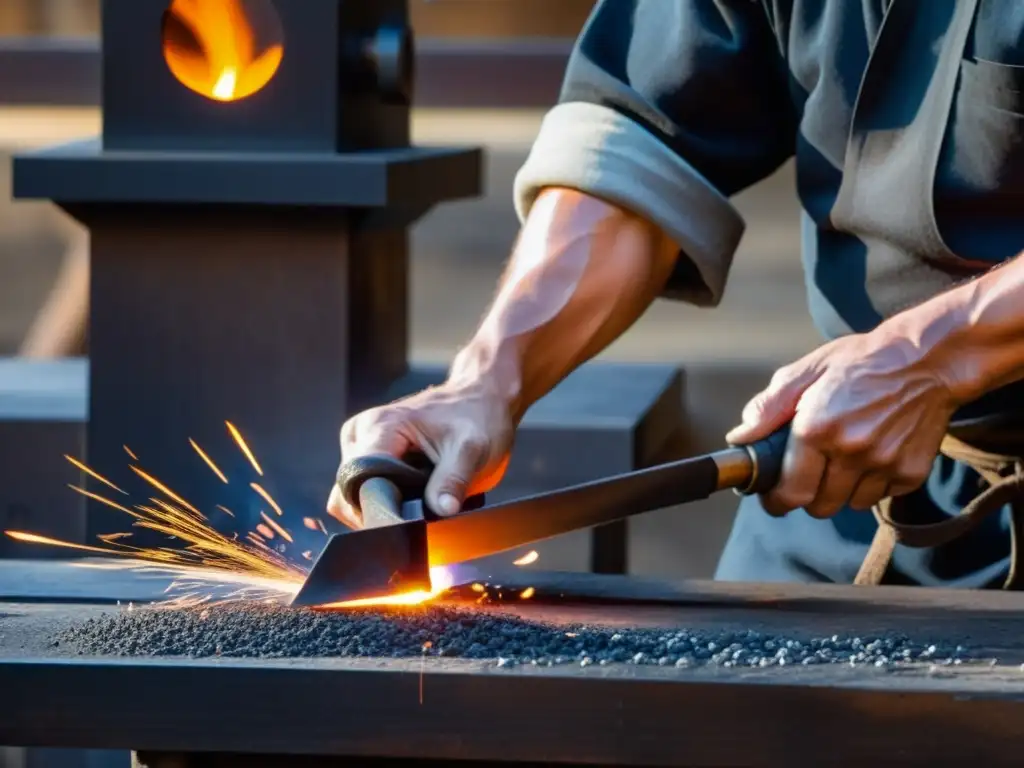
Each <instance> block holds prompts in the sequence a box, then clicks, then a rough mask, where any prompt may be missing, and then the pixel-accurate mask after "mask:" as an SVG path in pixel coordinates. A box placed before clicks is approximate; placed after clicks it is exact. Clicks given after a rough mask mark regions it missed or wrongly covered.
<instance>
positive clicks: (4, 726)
mask: <svg viewBox="0 0 1024 768" xmlns="http://www.w3.org/2000/svg"><path fill="white" fill-rule="evenodd" d="M33 567H34V568H40V567H42V566H38V565H36V566H33ZM47 567H48V568H55V567H57V566H55V565H50V566H47ZM90 578H96V577H95V576H94V575H90ZM515 578H519V579H520V580H521V581H523V582H524V583H525V582H526V581H529V583H531V584H532V585H534V586H536V587H537V597H536V598H535V600H533V601H530V602H517V603H514V604H503V605H496V606H492V607H489V608H487V610H488V611H493V612H498V613H514V614H515V615H517V616H521V617H524V618H527V619H535V620H537V621H543V622H552V623H556V624H565V625H566V626H570V625H575V624H587V625H591V626H595V625H600V626H621V627H666V628H678V629H687V630H691V631H699V630H702V629H710V630H716V631H718V630H733V629H735V630H755V631H760V632H766V633H778V634H784V635H785V636H787V637H794V638H810V637H820V636H827V635H831V634H833V633H839V634H842V633H851V634H857V635H860V636H864V637H869V636H873V635H884V634H888V633H894V632H895V633H903V634H906V635H908V636H909V637H910V638H911V639H920V640H921V641H922V642H937V643H943V644H947V645H948V644H962V645H963V646H964V647H965V648H966V649H967V651H968V652H969V653H970V655H971V656H972V657H974V658H975V659H977V661H971V662H968V663H964V664H962V665H960V666H936V665H931V664H928V663H922V664H915V665H910V666H907V667H902V668H898V669H874V668H863V667H858V668H850V667H848V666H845V665H814V666H807V667H803V666H795V667H794V666H789V667H782V668H767V669H740V668H730V669H727V668H721V667H698V668H690V669H676V668H673V667H668V668H666V667H659V666H640V665H633V664H609V665H607V666H597V665H593V666H588V667H580V666H579V665H577V664H569V665H561V666H554V667H543V666H541V667H537V666H531V665H528V664H527V665H520V666H516V667H512V668H500V667H498V665H497V664H496V663H495V661H494V660H489V661H471V660H460V659H443V658H411V659H340V658H331V659H307V658H304V659H288V658H275V659H227V658H207V659H188V658H166V657H161V658H113V657H97V656H88V657H86V656H79V655H77V654H76V653H75V652H74V650H73V649H68V648H66V647H64V646H58V647H54V646H53V644H52V638H53V637H54V636H55V635H56V634H57V633H59V632H60V631H61V629H63V628H65V627H68V626H70V625H72V624H74V623H76V622H80V621H82V620H84V619H86V618H89V617H91V616H97V615H100V614H102V613H109V612H112V611H123V610H128V609H127V607H126V606H120V607H119V606H116V605H109V604H108V605H105V606H103V605H87V604H62V603H55V602H51V603H40V602H38V601H37V599H28V600H27V601H26V600H22V601H13V602H5V603H0V690H3V691H4V692H5V695H4V696H3V697H0V744H8V745H18V746H37V745H38V746H67V747H89V748H131V749H145V750H159V751H189V752H246V753H249V752H259V753H271V754H274V753H276V754H323V755H349V756H354V755H363V756H369V755H381V756H390V757H410V756H422V757H434V758H437V759H448V760H452V759H459V758H473V759H496V758H498V757H500V758H502V759H510V760H519V761H528V760H529V761H539V762H544V763H549V764H552V763H558V762H584V763H591V764H617V765H726V764H728V765H778V764H782V763H786V762H787V761H788V760H792V757H793V755H794V754H799V755H801V756H802V757H804V758H806V763H805V764H811V765H825V764H846V763H844V762H842V761H849V763H850V764H863V763H864V762H865V761H880V760H884V761H885V764H887V765H888V764H906V765H917V764H922V765H923V764H934V763H935V762H950V761H957V760H968V759H970V760H973V761H976V762H980V764H982V765H986V766H988V765H1003V764H1007V765H1011V764H1019V755H1020V754H1021V753H1022V750H1024V728H1022V727H1021V726H1020V723H1021V722H1024V719H1022V718H1024V671H1022V667H1021V664H1022V663H1024V596H1020V595H1016V594H1009V593H996V592H962V591H952V590H943V591H939V590H921V589H910V588H860V589H855V588H852V587H807V586H798V585H734V584H712V583H683V584H676V585H673V584H665V583H659V582H655V581H649V580H640V579H632V578H625V577H607V576H594V575H584V574H550V573H537V572H519V573H518V575H516V574H513V575H510V576H509V578H508V579H506V583H509V582H510V581H512V580H513V579H515ZM2 582H3V579H0V593H3V594H5V595H6V596H5V597H4V599H5V600H13V599H14V596H12V595H11V594H10V592H11V591H16V590H11V589H7V590H6V591H5V590H4V589H3V584H2ZM28 591H31V590H28ZM134 610H138V608H135V609H134ZM7 692H14V693H13V695H10V694H9V693H7ZM796 745H799V746H798V748H797V746H796ZM794 750H796V751H795V752H794ZM840 757H841V758H842V761H841V760H839V758H840ZM790 764H791V763H790Z"/></svg>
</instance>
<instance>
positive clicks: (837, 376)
mask: <svg viewBox="0 0 1024 768" xmlns="http://www.w3.org/2000/svg"><path fill="white" fill-rule="evenodd" d="M791 157H795V160H796V167H797V193H798V195H799V198H800V201H801V203H802V208H803V214H802V222H801V226H802V239H803V245H802V247H803V262H804V265H805V270H806V283H807V289H808V294H809V304H810V309H811V313H812V314H813V318H814V321H815V323H816V324H817V326H818V328H819V329H820V331H821V333H822V334H823V336H824V337H825V339H827V340H828V341H827V343H825V344H824V345H823V346H821V347H820V348H818V349H817V350H816V351H814V352H812V353H810V354H809V355H807V356H806V357H804V358H802V359H800V360H797V361H796V362H794V363H792V364H791V365H788V366H786V367H785V368H783V369H781V370H780V371H778V373H777V374H776V375H775V377H774V378H773V379H772V381H771V383H770V385H769V386H768V387H767V389H765V390H764V391H763V392H761V393H760V394H759V395H758V396H757V397H755V398H754V399H753V400H752V401H751V402H750V404H749V405H748V406H747V408H746V410H745V411H744V412H743V417H742V424H741V425H740V426H738V427H737V428H736V429H735V430H733V431H732V432H731V433H730V434H729V435H728V436H727V439H728V440H729V441H730V442H735V443H745V442H749V441H753V440H755V439H758V438H761V437H764V436H766V435H768V434H769V433H771V432H772V431H773V430H774V429H776V428H777V427H779V426H780V425H783V424H785V423H786V422H787V421H790V420H792V438H791V441H790V445H789V448H788V453H787V457H786V462H785V467H784V473H783V479H782V481H781V483H780V485H779V486H778V488H777V489H776V490H775V491H774V492H772V493H771V494H769V495H766V496H765V497H763V498H757V497H750V498H747V499H745V500H744V501H743V502H742V504H741V508H740V512H739V516H738V518H737V521H736V524H735V528H734V530H733V532H732V535H731V537H730V539H729V542H728V544H727V546H726V549H725V552H724V554H723V556H722V559H721V562H720V564H719V568H718V573H717V576H718V578H720V579H742V580H754V581H781V580H786V581H794V580H800V581H827V582H839V583H844V582H845V583H849V582H851V581H853V580H854V577H855V575H856V574H857V572H858V569H859V568H860V567H861V563H862V561H863V560H864V558H865V554H866V552H867V551H868V545H869V543H870V541H871V539H872V536H873V535H874V534H875V532H876V530H877V529H878V527H879V524H878V523H877V522H876V518H875V516H873V515H872V514H871V513H870V512H866V510H870V509H871V508H872V507H873V506H875V505H876V504H879V502H883V500H889V499H893V498H895V499H897V500H899V503H900V508H901V509H902V510H903V512H902V513H901V514H903V515H904V517H906V518H907V519H912V520H913V521H914V522H916V523H932V522H940V521H944V520H949V519H951V516H954V515H957V514H958V513H959V512H960V511H961V509H962V507H963V506H964V505H965V504H967V503H968V502H970V501H971V499H972V498H973V497H974V496H975V495H977V494H978V493H979V490H980V489H981V488H982V487H983V486H984V484H983V483H982V482H981V481H980V477H979V475H978V474H976V473H975V471H974V469H971V468H969V467H968V466H967V465H965V464H963V463H961V462H960V461H954V460H952V459H950V458H947V457H945V456H942V455H940V454H939V451H940V447H942V449H943V451H944V452H947V453H948V451H946V448H945V444H944V443H943V439H944V436H945V435H946V434H947V432H949V431H950V429H951V426H950V424H951V420H952V422H953V426H954V427H955V426H956V425H957V424H960V425H966V426H967V427H971V428H972V429H973V433H974V434H978V433H979V430H980V433H981V434H984V433H985V431H986V430H988V431H989V432H992V433H993V434H995V433H998V435H1001V437H999V438H998V439H999V440H1001V441H1002V442H1001V443H1000V444H1001V445H1005V444H1006V439H1004V438H1007V437H1009V438H1012V437H1013V432H1012V426H1013V424H1014V422H1015V419H1014V414H1015V413H1018V414H1024V399H1022V394H1021V393H1024V388H1021V387H1016V388H1015V385H1016V384H1017V382H1018V381H1020V380H1022V379H1024V259H1016V258H1015V256H1017V254H1018V253H1020V252H1021V250H1022V249H1024V3H1022V2H1020V0H599V2H597V4H596V7H595V8H594V10H593V12H592V15H591V17H590V19H589V21H588V22H587V24H586V27H585V28H584V30H583V31H582V33H581V35H580V37H579V40H578V41H577V44H576V47H575V51H574V53H573V55H572V59H571V61H570V63H569V67H568V72H567V74H566V78H565V82H564V87H563V90H562V93H561V98H560V101H559V104H558V105H557V106H556V107H554V108H553V109H552V110H551V111H550V113H549V114H548V115H547V116H546V118H545V120H544V122H543V127H542V129H541V131H540V134H539V136H538V138H537V140H536V143H535V145H534V146H533V149H532V152H531V154H530V156H529V159H528V160H527V161H526V163H525V165H524V166H523V168H522V169H521V171H520V172H519V175H518V177H517V180H516V185H515V203H516V207H517V210H518V212H519V214H520V217H521V219H522V223H523V227H522V231H521V234H520V237H519V239H518V242H517V243H516V246H515V248H514V251H513V254H512V257H511V260H510V263H509V266H508V268H507V272H506V273H505V275H504V277H503V279H502V281H501V285H500V287H499V290H498V293H497V296H496V298H495V300H494V303H493V306H492V307H491V309H490V311H489V313H488V314H487V315H486V317H485V319H484V320H483V321H482V323H481V325H480V327H479V330H478V331H477V332H476V334H475V336H474V337H473V338H472V340H471V341H470V342H469V343H468V344H467V345H466V346H465V348H463V349H462V350H461V351H460V352H459V354H458V355H457V357H456V358H455V360H454V363H453V365H452V368H451V371H450V376H449V378H448V380H447V381H446V383H444V384H443V385H442V386H440V387H437V388H435V389H431V390H429V391H425V392H421V393H418V394H415V395H413V396H411V397H409V398H407V399H404V400H402V401H400V402H397V403H394V404H391V405H388V406H385V407H382V408H378V409H375V410H371V411H368V412H365V413H362V414H360V415H358V416H356V417H355V418H353V419H352V420H350V421H349V422H348V423H347V424H345V425H344V427H343V429H342V436H341V440H342V455H343V457H344V458H350V457H352V456H355V455H358V454H363V453H367V452H376V451H384V452H391V453H394V454H396V455H401V454H402V453H404V452H406V451H409V450H421V451H423V452H424V453H426V454H427V456H428V457H429V458H431V459H432V460H433V461H434V462H435V463H436V464H437V469H436V471H435V473H434V475H433V477H432V479H431V482H430V487H429V489H428V495H427V499H428V502H429V503H430V504H431V505H432V506H433V507H434V508H435V509H437V510H438V511H443V512H444V513H447V514H456V513H458V511H459V509H460V503H461V502H462V500H463V499H464V498H465V496H466V494H467V492H469V491H470V490H474V491H475V490H481V489H486V488H488V487H491V486H493V485H494V484H495V483H496V482H497V481H498V480H499V479H500V477H501V473H502V472H503V470H504V466H505V463H506V460H507V454H508V451H509V446H510V444H511V442H512V438H513V434H514V431H515V429H516V425H517V424H518V422H519V420H520V419H521V418H522V416H523V414H524V412H525V411H526V409H527V408H528V407H529V406H530V404H531V403H533V402H534V401H536V400H537V399H538V398H540V397H542V396H543V395H545V394H546V393H547V392H548V391H549V390H551V389H552V388H553V387H554V386H555V385H556V384H557V383H558V382H559V381H560V380H561V379H562V378H563V377H565V376H566V375H567V374H568V373H569V372H570V371H572V370H573V369H574V368H576V367H577V366H579V365H580V364H582V363H584V362H585V361H587V360H589V359H590V358H592V357H593V356H594V355H596V354H597V353H598V352H600V351H601V350H602V349H604V348H605V347H606V346H607V345H608V344H610V343H611V342H612V341H614V340H615V339H616V338H618V337H619V336H620V335H621V334H622V333H624V332H625V331H626V330H627V329H628V328H629V327H630V325H631V324H632V323H633V322H634V321H635V320H637V318H639V317H640V315H641V314H643V312H644V311H645V310H646V309H647V308H648V307H649V306H650V304H651V303H652V301H653V300H654V299H655V298H656V297H658V296H659V295H660V296H668V297H674V298H677V299H680V300H683V301H688V302H692V303H693V304H696V305H699V306H705V307H713V306H715V305H716V304H717V303H718V302H719V301H720V299H721V297H722V291H723V290H724V287H725V284H726V279H727V277H728V274H729V266H730V262H731V260H732V257H733V253H734V251H735V249H736V247H737V243H738V242H739V240H740V237H741V235H742V233H743V229H744V223H743V221H742V220H741V218H740V216H739V215H738V213H737V211H736V210H735V209H734V207H733V206H732V205H731V204H730V202H729V198H730V196H732V195H734V194H736V193H737V192H739V191H741V190H743V189H745V188H746V187H748V186H750V185H752V184H755V183H757V182H758V181H760V180H762V179H764V178H765V177H766V176H768V175H769V174H771V173H772V172H773V171H774V170H775V169H777V168H778V167H779V166H780V165H781V164H782V163H784V162H786V161H787V160H788V159H790V158H791ZM680 330H681V332H684V333H685V332H687V329H680ZM694 330H695V331H697V332H699V328H696V329H694ZM1017 421H1019V422H1020V423H1021V424H1024V418H1022V419H1019V420H1017ZM1020 434H1021V438H1020V439H1019V440H1017V442H1016V443H1015V445H1017V446H1018V447H1019V451H1016V453H1015V454H1012V455H1017V454H1019V453H1024V430H1020ZM1010 442H1011V443H1012V442H1013V441H1012V439H1011V441H1010ZM947 443H948V441H947ZM986 450H988V449H986ZM971 466H977V464H976V463H975V464H972V465H971ZM982 471H983V472H984V471H985V470H982ZM989 479H990V481H991V482H994V481H992V478H989ZM995 480H996V481H997V480H998V477H996V478H995ZM893 503H894V502H890V501H885V502H883V504H882V506H880V507H879V509H884V508H886V507H885V505H887V504H888V505H892V504H893ZM329 508H330V510H331V512H332V514H334V515H335V516H336V517H339V518H340V519H345V520H348V521H349V523H350V524H353V525H358V521H357V520H354V519H353V516H354V513H353V511H352V510H348V509H343V507H342V505H341V503H340V500H339V499H338V498H337V497H336V496H335V497H332V499H331V500H330V502H329ZM1000 510H1001V514H1000V513H998V512H999V511H1000ZM876 511H877V510H876ZM1008 511H1009V506H1006V507H1003V506H1002V502H1000V507H999V508H998V509H997V514H993V515H990V516H987V517H985V519H984V520H983V521H982V523H981V524H980V525H979V526H977V527H976V528H975V529H974V530H972V531H970V532H969V533H967V534H966V535H963V536H959V537H957V538H955V539H953V540H952V541H949V542H947V543H945V544H942V545H941V546H932V545H929V546H925V547H924V548H920V547H916V548H912V547H910V546H904V545H902V544H901V545H899V546H897V547H896V550H895V555H894V557H893V558H892V560H891V563H888V567H887V568H886V570H885V574H884V578H883V581H885V582H888V583H910V584H920V585H928V586H932V585H946V586H949V585H956V586H964V587H998V586H1002V585H1004V581H1005V580H1006V579H1007V574H1008V570H1009V562H1010V527H1011V522H1010V519H1011V515H1010V514H1009V513H1008ZM766 512H767V513H768V514H766ZM791 512H792V514H789V513H791ZM883 520H884V518H883Z"/></svg>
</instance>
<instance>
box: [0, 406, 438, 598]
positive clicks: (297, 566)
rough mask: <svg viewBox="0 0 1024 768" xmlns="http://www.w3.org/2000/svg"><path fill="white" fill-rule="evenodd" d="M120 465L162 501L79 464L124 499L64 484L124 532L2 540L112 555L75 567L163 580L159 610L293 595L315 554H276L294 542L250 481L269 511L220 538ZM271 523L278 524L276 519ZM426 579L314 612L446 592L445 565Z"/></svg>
mask: <svg viewBox="0 0 1024 768" xmlns="http://www.w3.org/2000/svg"><path fill="white" fill-rule="evenodd" d="M228 425H229V429H230V430H231V431H232V434H233V435H235V436H236V441H237V442H238V444H239V446H240V447H241V449H242V451H243V453H245V454H246V456H247V457H249V460H250V462H251V463H252V464H253V466H254V467H255V468H256V469H257V471H258V472H259V473H260V475H262V474H263V472H262V469H260V467H259V464H258V463H256V460H255V457H253V456H252V452H251V451H249V449H248V447H247V446H246V444H245V442H244V440H242V438H241V435H240V434H238V431H237V430H236V429H234V427H233V426H232V425H231V424H230V423H229V422H228ZM190 443H191V444H192V448H193V449H194V450H196V452H197V453H199V455H200V456H203V455H204V454H203V453H202V451H201V450H199V446H198V445H197V444H196V443H195V441H192V440H190ZM125 453H126V454H127V455H128V456H130V457H131V458H132V459H133V460H136V457H135V454H134V453H132V452H131V451H130V450H128V448H127V446H125ZM207 458H209V457H207ZM68 459H69V461H72V463H76V460H72V459H71V458H70V457H68ZM78 464H81V462H77V463H76V466H77V465H78ZM128 466H129V469H131V470H132V472H134V473H135V474H136V475H137V476H138V477H140V478H142V479H143V480H144V481H145V482H146V483H147V484H148V485H149V486H151V487H153V488H154V489H156V490H157V491H158V492H159V493H158V494H157V495H158V496H160V497H162V498H158V497H156V496H154V497H150V498H148V499H142V500H139V501H133V500H131V496H130V494H128V493H127V492H125V491H122V490H121V489H120V488H118V487H117V486H116V485H115V484H113V483H111V482H110V481H107V480H106V479H105V478H103V476H102V475H100V474H99V473H97V472H95V471H94V470H92V469H91V468H89V467H87V466H86V465H85V464H81V469H82V471H83V472H85V473H86V474H88V475H89V476H91V477H95V478H96V479H97V480H99V481H100V482H104V483H105V484H106V485H109V486H110V487H111V488H112V489H113V490H115V491H118V492H120V493H124V494H125V496H127V497H128V498H127V499H125V500H123V503H119V502H118V501H114V500H113V499H111V498H108V497H106V496H104V495H101V494H99V493H95V492H93V491H89V490H86V489H85V488H81V487H78V486H76V485H69V487H70V488H71V489H72V490H74V491H75V492H76V493H79V494H81V495H83V496H85V497H87V498H89V499H92V500H94V501H96V502H97V503H100V504H103V505H105V506H107V507H110V508H111V509H114V510H117V511H119V512H121V513H123V514H124V515H125V516H126V517H127V521H126V523H127V524H126V530H124V531H120V532H113V533H105V534H102V535H100V536H98V537H97V540H98V541H97V543H96V544H85V543H81V544H80V543H77V542H72V541H63V540H60V539H55V538H51V537H48V536H42V535H39V534H36V533H31V532H27V531H4V533H5V534H6V536H7V537H8V538H10V539H13V540H15V541H19V542H22V543H26V544H37V545H44V546H51V547H61V548H66V549H73V550H77V551H80V552H87V553H90V554H92V553H95V554H102V555H111V556H114V558H108V559H107V561H106V562H101V563H90V564H88V565H86V564H82V567H94V568H117V569H126V570H131V571H132V572H135V573H140V574H157V575H160V576H165V577H166V576H169V577H170V578H171V581H170V583H169V585H168V586H167V589H166V595H165V596H164V599H162V600H159V601H157V602H156V603H155V604H154V605H156V606H158V607H162V608H163V607H166V608H174V607H180V606H184V605H214V604H216V603H220V602H230V601H237V600H258V601H266V602H275V603H281V602H282V601H283V602H285V603H287V602H290V599H291V597H293V596H294V595H295V594H296V593H297V592H298V590H299V588H300V587H301V585H302V583H303V581H304V580H305V578H306V575H307V574H308V573H309V568H310V565H309V561H312V560H314V559H315V555H314V551H315V550H306V551H304V552H302V553H301V558H300V557H298V555H296V557H295V558H294V560H293V559H291V558H290V557H287V556H285V555H284V554H283V551H284V550H283V549H282V550H281V551H278V550H276V549H275V548H274V547H273V546H271V545H270V544H269V542H270V541H271V540H273V539H276V538H280V539H283V540H284V541H287V542H289V543H294V539H293V538H292V536H291V534H290V533H289V531H288V530H287V527H286V525H284V524H282V523H285V522H286V521H287V517H286V516H285V514H284V512H283V510H281V508H280V506H278V505H277V504H276V503H275V502H274V501H273V499H272V498H271V497H270V495H269V494H268V493H266V492H265V491H263V489H262V487H261V486H259V485H257V484H256V483H253V484H252V487H253V489H254V490H255V491H256V492H257V493H259V494H260V495H261V496H262V497H263V498H264V500H266V501H267V502H268V503H269V504H270V505H271V506H272V508H273V510H274V514H268V513H267V512H262V511H261V512H260V520H259V521H258V522H257V524H256V526H255V527H254V529H253V530H249V531H246V532H243V531H238V532H232V533H230V534H223V533H221V532H220V531H218V530H216V529H215V528H214V527H213V525H212V524H211V522H210V521H209V519H208V518H207V516H206V515H204V514H203V512H202V511H200V509H199V508H198V507H197V506H195V505H193V504H192V503H190V502H189V501H188V500H187V499H186V498H185V497H183V496H182V495H180V494H178V493H176V492H175V491H174V490H172V488H171V487H170V486H169V485H168V484H166V483H164V482H162V481H161V480H158V479H157V478H156V477H155V476H154V475H153V474H151V473H150V472H147V471H145V470H143V469H141V468H139V467H138V466H136V465H134V464H129V465H128ZM214 466H215V465H214ZM215 508H216V509H219V510H221V511H223V512H224V513H225V514H227V515H229V516H230V517H232V518H234V517H235V515H234V513H233V512H231V510H229V509H228V508H227V507H224V506H221V505H217V506H216V507H215ZM275 515H276V517H275ZM278 518H284V520H282V521H280V522H279V520H278ZM302 522H303V524H304V525H305V527H306V528H308V529H310V530H319V531H321V532H322V533H324V534H327V527H326V526H325V524H324V522H323V520H321V519H319V518H312V517H308V518H303V519H302ZM128 528H138V529H144V530H148V531H152V532H153V533H154V534H156V535H158V536H161V537H163V541H165V542H166V543H163V544H156V545H152V546H141V545H139V543H137V541H136V539H135V537H134V534H133V533H132V532H131V530H127V529H128ZM133 542H136V543H133ZM430 575H431V586H430V589H426V590H420V591H416V592H410V593H404V594H397V595H390V596H386V597H382V598H367V599H362V600H352V601H346V602H339V603H334V604H331V605H327V606H320V607H321V608H331V609H343V608H353V607H360V606H416V605H419V604H421V603H425V602H427V601H429V600H432V599H434V598H435V597H437V596H439V595H441V594H442V593H444V592H446V591H448V590H449V589H450V588H451V587H452V585H453V583H454V578H453V574H452V573H451V572H450V571H448V570H447V569H445V568H440V567H435V568H431V570H430Z"/></svg>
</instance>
